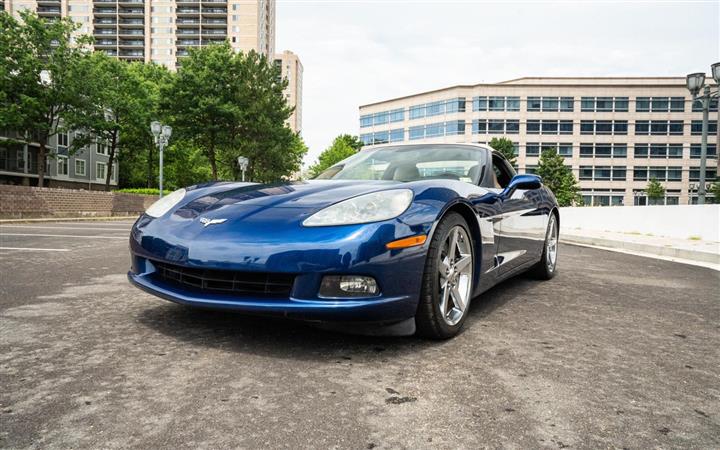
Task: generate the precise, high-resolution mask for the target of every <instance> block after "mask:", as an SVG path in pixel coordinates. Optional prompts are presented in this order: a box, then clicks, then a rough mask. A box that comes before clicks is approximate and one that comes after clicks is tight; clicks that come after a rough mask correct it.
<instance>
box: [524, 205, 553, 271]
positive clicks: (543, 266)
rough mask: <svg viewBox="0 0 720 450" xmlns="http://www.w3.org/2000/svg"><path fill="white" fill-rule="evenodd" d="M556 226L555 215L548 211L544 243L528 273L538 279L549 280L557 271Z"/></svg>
mask: <svg viewBox="0 0 720 450" xmlns="http://www.w3.org/2000/svg"><path fill="white" fill-rule="evenodd" d="M557 253H558V226H557V217H556V216H555V214H554V213H550V218H549V219H548V228H547V231H546V232H545V244H543V252H542V257H541V258H540V261H538V263H537V264H535V265H534V266H532V267H531V268H530V271H529V273H530V274H531V275H532V276H533V277H535V278H537V279H540V280H549V279H551V278H552V277H554V276H555V273H557Z"/></svg>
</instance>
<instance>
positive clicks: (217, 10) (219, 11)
mask: <svg viewBox="0 0 720 450" xmlns="http://www.w3.org/2000/svg"><path fill="white" fill-rule="evenodd" d="M202 13H203V14H227V8H203V9H202Z"/></svg>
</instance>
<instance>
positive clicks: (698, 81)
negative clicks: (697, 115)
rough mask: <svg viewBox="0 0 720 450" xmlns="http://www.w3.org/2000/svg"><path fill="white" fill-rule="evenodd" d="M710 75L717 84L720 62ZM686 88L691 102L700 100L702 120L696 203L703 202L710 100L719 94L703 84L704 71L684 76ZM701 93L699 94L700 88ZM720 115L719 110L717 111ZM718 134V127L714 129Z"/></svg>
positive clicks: (719, 120) (712, 67)
mask: <svg viewBox="0 0 720 450" xmlns="http://www.w3.org/2000/svg"><path fill="white" fill-rule="evenodd" d="M711 69H712V76H713V79H714V80H715V83H716V84H717V85H720V63H715V64H713V65H712V66H711ZM686 83H687V88H688V90H689V91H690V93H691V94H692V96H693V103H694V102H695V101H697V100H700V101H702V109H703V121H702V144H701V145H700V185H699V186H698V205H703V204H705V168H706V166H707V141H708V121H709V115H710V101H711V100H712V99H713V98H715V97H718V95H720V89H718V88H717V87H716V88H715V90H714V91H713V90H712V89H711V88H710V86H705V87H704V88H703V85H704V84H705V74H704V73H701V72H700V73H691V74H689V75H688V76H687V77H686ZM701 89H702V91H703V93H702V95H700V90H701ZM718 115H719V116H720V110H719V111H718ZM718 127H720V117H718ZM716 133H717V134H720V128H719V129H718V130H716ZM718 150H720V137H718V147H716V152H717V151H718Z"/></svg>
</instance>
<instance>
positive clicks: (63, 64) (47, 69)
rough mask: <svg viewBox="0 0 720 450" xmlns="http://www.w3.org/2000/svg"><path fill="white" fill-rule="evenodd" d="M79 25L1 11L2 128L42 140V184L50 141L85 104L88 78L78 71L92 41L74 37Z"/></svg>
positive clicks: (25, 136)
mask: <svg viewBox="0 0 720 450" xmlns="http://www.w3.org/2000/svg"><path fill="white" fill-rule="evenodd" d="M78 27H79V24H75V23H73V22H72V21H71V20H70V19H68V18H63V19H58V20H52V21H49V20H45V19H41V18H40V17H38V16H37V15H36V14H35V13H31V12H28V11H20V20H16V19H15V18H14V17H13V16H11V15H10V14H9V13H7V12H2V13H0V77H1V79H0V128H3V129H10V130H14V131H16V132H18V133H19V134H20V135H21V136H22V138H23V140H24V141H25V142H30V141H37V142H38V144H39V151H38V153H37V166H38V186H43V185H44V182H45V160H46V159H47V156H48V155H47V144H48V140H49V139H50V138H52V137H53V136H55V135H57V134H58V133H59V132H61V131H63V130H64V124H63V122H62V119H63V118H64V117H65V115H66V114H67V113H68V111H69V110H70V109H71V108H72V107H74V106H76V105H79V104H81V103H82V101H83V94H84V88H85V82H86V81H87V80H84V79H82V78H80V77H77V76H76V69H77V68H78V67H80V66H81V65H82V60H83V59H84V58H86V57H87V55H88V53H87V52H86V51H85V49H86V46H87V44H89V43H90V40H91V39H90V37H88V36H82V37H79V38H77V39H75V40H73V39H71V34H72V33H73V31H74V30H76V29H77V28H78Z"/></svg>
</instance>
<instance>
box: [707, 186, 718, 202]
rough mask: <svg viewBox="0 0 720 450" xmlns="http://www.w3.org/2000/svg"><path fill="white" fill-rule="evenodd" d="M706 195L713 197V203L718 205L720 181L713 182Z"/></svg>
mask: <svg viewBox="0 0 720 450" xmlns="http://www.w3.org/2000/svg"><path fill="white" fill-rule="evenodd" d="M708 193H709V194H712V195H713V197H714V198H713V199H712V201H713V203H715V204H720V180H715V182H714V183H713V184H711V185H710V188H709V189H708Z"/></svg>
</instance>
